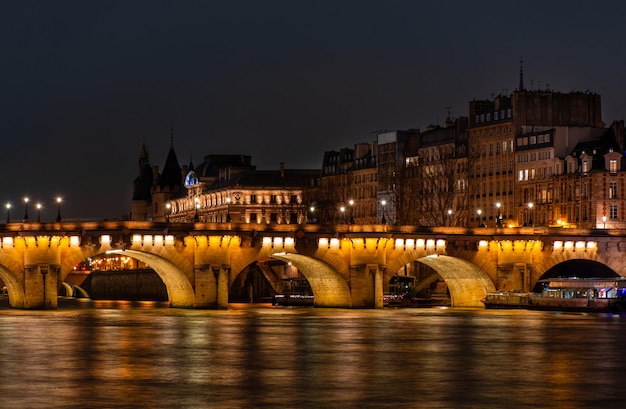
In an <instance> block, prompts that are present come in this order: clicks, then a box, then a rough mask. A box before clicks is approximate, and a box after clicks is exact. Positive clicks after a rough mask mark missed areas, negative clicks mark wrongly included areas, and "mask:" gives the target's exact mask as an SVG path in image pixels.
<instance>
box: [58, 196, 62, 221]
mask: <svg viewBox="0 0 626 409" xmlns="http://www.w3.org/2000/svg"><path fill="white" fill-rule="evenodd" d="M62 201H63V199H61V197H57V209H58V211H57V223H60V222H61V220H62V219H61V202H62Z"/></svg>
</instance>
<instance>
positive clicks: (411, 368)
mask: <svg viewBox="0 0 626 409" xmlns="http://www.w3.org/2000/svg"><path fill="white" fill-rule="evenodd" d="M625 347H626V316H622V317H620V316H612V315H598V314H564V313H554V312H536V311H534V312H531V311H486V310H473V309H453V308H451V309H385V310H339V309H313V308H280V307H269V306H244V305H232V306H231V308H230V309H229V310H225V311H206V310H201V311H200V310H176V309H168V308H165V307H163V306H159V305H154V304H148V305H142V304H135V305H129V304H123V303H116V304H107V303H99V304H98V303H96V304H88V305H84V306H80V305H78V306H72V307H70V306H68V307H62V308H60V309H59V310H56V311H21V310H12V309H9V308H7V307H3V308H0V408H279V407H280V408H292V407H298V408H382V407H389V408H411V407H416V408H623V407H626V397H625V395H626V391H624V389H625V388H624V383H625V380H624V377H625V376H626V354H625V353H624V350H625Z"/></svg>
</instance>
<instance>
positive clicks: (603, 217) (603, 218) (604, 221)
mask: <svg viewBox="0 0 626 409" xmlns="http://www.w3.org/2000/svg"><path fill="white" fill-rule="evenodd" d="M602 223H604V228H605V229H606V215H602Z"/></svg>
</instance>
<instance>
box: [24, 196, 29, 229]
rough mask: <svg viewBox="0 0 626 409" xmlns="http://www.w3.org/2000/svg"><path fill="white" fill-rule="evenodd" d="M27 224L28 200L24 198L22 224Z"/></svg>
mask: <svg viewBox="0 0 626 409" xmlns="http://www.w3.org/2000/svg"><path fill="white" fill-rule="evenodd" d="M26 222H28V198H27V197H25V198H24V223H26Z"/></svg>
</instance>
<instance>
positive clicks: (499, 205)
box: [496, 202, 502, 227]
mask: <svg viewBox="0 0 626 409" xmlns="http://www.w3.org/2000/svg"><path fill="white" fill-rule="evenodd" d="M496 207H497V208H498V216H497V217H498V218H497V219H496V226H498V227H502V211H501V210H500V208H501V207H502V204H501V203H500V202H498V203H496Z"/></svg>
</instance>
